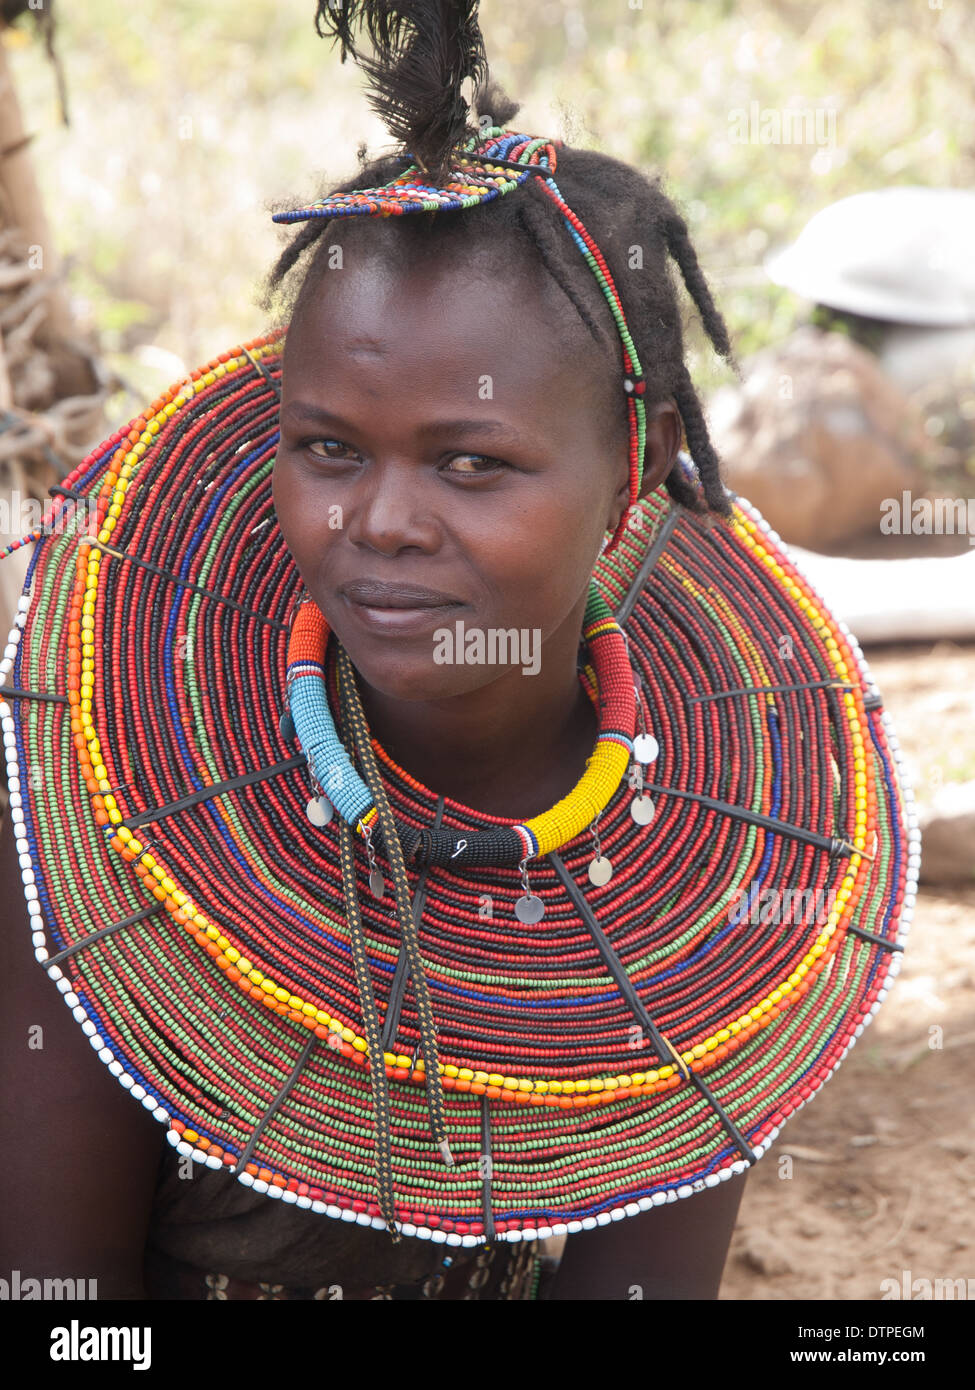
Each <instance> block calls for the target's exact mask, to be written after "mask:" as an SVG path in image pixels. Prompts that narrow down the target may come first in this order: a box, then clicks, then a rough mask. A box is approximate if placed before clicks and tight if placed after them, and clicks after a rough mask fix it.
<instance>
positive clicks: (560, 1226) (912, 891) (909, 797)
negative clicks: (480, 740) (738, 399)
mask: <svg viewBox="0 0 975 1390" xmlns="http://www.w3.org/2000/svg"><path fill="white" fill-rule="evenodd" d="M734 501H735V503H736V504H737V505H738V506H739V507H740V508H741V510H742V511H744V512H746V513H747V514H748V515H749V516H750V517H751V518H752V520H753V521H755V522H756V523H757V524H758V525H759V526H760V527H761V528H762V529H763V530H764V531H765V533H766V534H767V535H768V537H769V539H770V540H772V541H773V542H774V543H775V544H776V545H778V546H780V547H781V548H782V550H783V551H784V552H785V553H786V555H787V558H788V559H789V562H790V563H791V564H792V565H794V567H795V569H796V571H797V573H799V574H800V575H802V577H803V579H804V580H805V582H806V583H807V584H808V585H809V588H810V590H811V591H812V592H813V593H814V594H815V595H816V597H817V598H818V599H819V602H820V604H821V605H822V607H823V608H824V609H826V611H827V612H829V611H830V609H829V605H828V604H827V603H826V602H825V600H824V599H823V597H822V595H821V594H820V593H819V591H818V589H817V588H816V586H815V584H813V583H812V581H811V580H810V579H809V577H808V575H807V574H806V573H805V571H804V570H803V569H802V567H801V565H800V564H799V563H798V562H797V561H796V560H795V558H794V557H793V556H792V554H791V552H789V550H788V548H787V547H786V545H785V543H784V542H783V541H782V539H781V537H780V536H779V535H778V533H777V532H775V531H773V530H772V529H771V527H770V526H769V525H768V523H767V522H766V521H765V519H764V517H763V516H762V515H761V513H760V512H759V511H758V509H757V507H754V506H753V505H752V504H751V503H750V502H748V501H747V499H745V498H742V497H735V498H734ZM30 604H31V599H30V598H29V597H27V596H26V595H22V596H21V597H20V599H19V600H18V603H17V616H16V618H15V620H14V626H13V628H12V629H11V632H10V636H9V637H8V639H7V646H6V647H5V649H4V654H3V659H2V661H0V685H2V684H4V682H5V681H6V678H7V676H8V675H9V673H10V671H11V670H12V668H13V663H14V658H15V656H16V654H17V646H18V644H19V642H20V635H21V631H22V629H23V627H24V624H25V622H26V615H27V611H28V609H29V608H30ZM837 626H838V627H839V629H840V631H841V632H842V633H843V636H844V637H845V638H846V640H847V642H848V643H849V645H850V649H851V650H852V652H853V654H854V656H855V657H856V659H857V663H858V665H859V667H860V670H861V672H862V674H863V677H864V680H865V681H866V682H867V684H868V685H869V690H870V693H876V694H877V695H878V696H879V695H880V691H879V689H878V688H877V685H876V683H875V682H874V680H873V677H872V675H871V673H870V668H869V666H868V665H867V662H866V659H865V657H864V655H863V651H862V649H861V647H860V644H859V642H858V641H857V639H856V637H854V635H853V634H852V632H851V631H850V629H849V628H848V627H847V625H846V623H843V622H839V621H838V620H837ZM880 713H881V722H882V723H883V725H884V727H885V730H886V733H887V741H888V744H889V746H890V751H891V754H892V755H893V757H894V761H895V764H896V776H897V779H898V782H899V785H900V788H901V793H902V796H903V800H904V805H905V811H906V813H907V814H906V820H907V825H908V834H907V841H908V854H907V866H906V868H907V872H906V876H905V884H904V901H903V903H902V904H901V915H900V921H899V922H898V935H897V937H896V938H895V940H896V942H897V943H898V944H899V945H901V944H903V942H904V941H906V939H907V936H908V934H909V931H910V923H911V918H912V915H913V909H914V904H915V901H916V891H917V882H918V880H917V871H918V868H919V866H920V842H921V832H920V828H919V825H918V818H917V814H916V812H915V811H914V810H913V802H914V792H913V788H912V787H911V786H910V783H909V781H908V779H907V775H906V771H905V766H904V761H903V758H902V755H901V750H900V745H899V743H898V741H897V737H896V734H895V733H894V728H893V723H892V721H891V718H890V715H889V713H888V711H887V709H886V708H885V707H884V706H881V711H880ZM0 729H2V731H3V744H4V753H5V756H6V762H7V785H8V788H9V789H10V800H9V811H10V815H11V818H12V821H13V825H14V835H15V839H16V845H17V853H18V857H19V859H20V860H21V861H22V860H24V859H27V860H28V865H24V864H23V863H21V877H22V879H23V883H24V896H25V898H26V900H27V908H28V913H29V915H30V916H31V917H32V919H33V922H34V924H35V926H36V924H37V923H38V921H40V922H41V923H42V924H43V916H42V913H41V910H40V907H39V906H38V905H37V889H36V888H35V887H34V877H33V869H32V868H30V867H29V863H30V854H29V849H28V844H27V839H26V837H25V836H24V835H23V834H19V833H18V832H19V829H20V827H21V826H22V825H23V821H24V814H23V809H22V805H21V796H20V776H19V765H18V762H17V749H16V738H15V730H14V721H13V714H12V711H11V708H10V705H9V704H7V702H6V701H0ZM15 797H16V800H15ZM912 862H913V865H914V867H913V871H912ZM32 903H33V904H34V910H33V911H32V910H31V904H32ZM38 936H40V937H41V943H38V941H37V938H38ZM32 940H33V942H34V947H35V949H34V956H35V959H37V960H38V961H39V962H40V963H41V964H42V965H43V964H44V962H45V961H46V960H47V958H48V951H47V949H46V946H45V945H44V944H43V943H44V942H46V940H47V937H46V933H45V932H44V930H43V925H41V926H40V927H39V928H37V930H35V931H34V932H33V934H32ZM900 965H901V956H900V953H899V952H892V953H891V958H890V960H889V962H888V966H887V972H886V976H885V978H886V977H887V976H889V977H894V976H896V975H897V973H898V972H899V970H900ZM47 973H48V975H49V976H50V978H51V979H53V980H55V982H56V983H57V986H58V989H59V990H60V991H61V996H62V998H63V999H64V1002H65V1004H67V1005H68V1007H69V1008H70V1009H71V1011H72V1014H73V1016H74V1018H75V1019H76V1020H77V1021H78V1022H80V1023H81V1026H82V1031H83V1032H85V1034H86V1036H87V1037H88V1041H89V1043H90V1044H91V1046H92V1048H93V1049H94V1051H95V1052H96V1054H97V1056H98V1058H99V1060H100V1061H102V1062H103V1063H104V1064H105V1065H106V1066H107V1067H108V1070H109V1071H110V1072H111V1073H112V1074H113V1076H115V1077H116V1079H117V1080H118V1081H119V1084H120V1085H121V1086H123V1087H125V1088H126V1089H127V1090H129V1092H130V1094H132V1095H134V1096H136V1097H137V1098H140V1097H139V1093H140V1092H141V1099H142V1104H143V1106H144V1107H145V1108H146V1109H147V1110H150V1111H151V1112H152V1116H153V1119H155V1120H158V1122H159V1123H160V1124H168V1123H169V1121H170V1119H171V1116H170V1114H169V1112H168V1111H167V1110H166V1109H165V1108H164V1107H163V1106H161V1105H157V1104H156V1102H155V1100H154V1099H153V1097H152V1096H150V1095H149V1094H148V1093H147V1092H146V1091H145V1090H144V1088H143V1087H142V1086H141V1085H139V1083H138V1082H136V1081H135V1078H134V1077H132V1076H129V1074H128V1073H127V1072H126V1071H125V1069H124V1068H123V1067H122V1065H121V1063H119V1062H117V1061H116V1060H115V1058H114V1056H113V1054H112V1053H111V1051H110V1050H109V1049H108V1048H107V1047H105V1046H104V1045H103V1042H102V1039H101V1038H100V1037H99V1036H98V1031H97V1026H96V1025H95V1024H94V1023H93V1022H92V1020H91V1019H90V1018H89V1017H88V1015H87V1013H86V1011H85V1008H84V1005H83V1004H82V1003H81V1002H80V1000H79V999H78V997H77V995H75V994H74V993H72V992H71V988H70V985H69V984H68V982H67V980H64V978H63V976H62V974H61V971H60V969H59V968H58V967H57V966H52V967H51V968H50V969H48V971H47ZM886 996H887V986H886V984H885V985H884V986H883V987H882V988H881V990H880V991H879V993H878V996H877V998H876V999H875V1000H874V1002H873V1004H872V1005H871V1007H870V1009H869V1011H868V1013H867V1015H866V1017H865V1018H864V1020H863V1022H862V1023H858V1024H856V1025H855V1026H854V1028H853V1029H852V1030H851V1031H850V1032H849V1033H847V1035H846V1040H845V1043H846V1045H845V1046H844V1048H843V1051H842V1053H841V1054H840V1056H839V1057H838V1058H837V1060H836V1061H835V1062H834V1064H833V1066H832V1067H831V1068H830V1070H829V1072H828V1073H827V1075H826V1076H825V1077H823V1079H822V1080H821V1081H820V1082H819V1084H818V1085H817V1086H816V1087H815V1088H814V1089H813V1091H812V1095H810V1096H807V1097H805V1098H803V1099H799V1100H797V1101H796V1103H795V1104H794V1105H792V1106H791V1107H789V1108H788V1109H787V1111H786V1118H787V1119H788V1118H790V1117H791V1116H792V1115H794V1114H796V1113H797V1112H798V1111H799V1110H801V1109H803V1107H804V1106H805V1105H806V1104H807V1102H808V1101H810V1100H812V1099H813V1097H814V1096H816V1095H818V1093H819V1092H820V1091H821V1090H822V1088H823V1086H825V1084H826V1082H827V1081H829V1079H830V1077H832V1076H834V1075H835V1073H836V1072H837V1071H838V1070H839V1066H840V1063H841V1062H842V1061H844V1060H845V1058H846V1057H847V1055H848V1054H849V1052H850V1050H851V1048H852V1047H853V1044H854V1042H855V1041H856V1039H857V1038H859V1037H860V1036H861V1034H862V1033H863V1030H864V1028H865V1027H866V1026H867V1024H869V1023H871V1022H872V1020H873V1018H874V1017H875V1015H876V1013H877V1011H878V1009H879V1008H880V1005H881V1003H882V1002H883V1000H884V999H885V998H886ZM79 1015H81V1017H80V1018H79ZM89 1030H90V1031H89ZM147 1102H148V1103H147ZM779 1108H780V1109H784V1108H785V1107H782V1106H780V1107H779ZM785 1123H786V1121H785V1120H783V1121H782V1122H781V1123H780V1124H779V1125H776V1126H775V1127H774V1128H773V1129H772V1130H771V1132H770V1133H769V1134H768V1135H766V1136H765V1138H764V1139H762V1140H761V1141H760V1142H759V1143H758V1144H756V1145H754V1146H750V1147H751V1150H752V1155H753V1160H752V1161H753V1162H757V1161H758V1160H759V1159H760V1158H762V1157H763V1155H764V1154H765V1153H766V1152H767V1151H768V1149H769V1148H770V1147H771V1145H772V1144H773V1143H774V1141H775V1140H776V1139H777V1138H778V1136H779V1134H780V1133H781V1132H782V1129H783V1128H784V1126H785ZM166 1138H167V1140H168V1142H169V1143H170V1144H171V1145H172V1146H173V1148H175V1149H176V1151H177V1153H180V1154H183V1155H188V1156H190V1157H191V1158H192V1159H193V1161H194V1162H195V1163H202V1164H205V1165H206V1166H208V1167H212V1168H219V1169H221V1170H222V1171H223V1172H225V1173H227V1174H228V1175H229V1176H231V1177H235V1178H236V1179H237V1181H238V1182H239V1183H241V1184H242V1186H244V1187H251V1188H253V1189H254V1191H255V1192H261V1193H266V1194H267V1195H268V1196H269V1197H271V1198H274V1199H277V1200H280V1201H284V1202H286V1203H289V1204H290V1203H294V1204H295V1205H297V1206H301V1207H304V1208H306V1209H308V1210H310V1211H314V1212H316V1213H318V1214H322V1215H325V1216H329V1217H332V1218H333V1219H335V1220H340V1221H345V1222H347V1223H353V1222H354V1223H355V1224H356V1225H360V1226H369V1227H371V1228H372V1229H373V1230H380V1231H384V1230H385V1229H386V1223H385V1221H384V1220H383V1219H382V1217H378V1216H369V1215H368V1213H366V1212H354V1211H351V1210H350V1209H349V1208H345V1207H338V1206H335V1205H334V1204H332V1203H327V1202H323V1201H320V1200H317V1199H316V1200H312V1199H310V1198H308V1197H299V1196H298V1194H297V1193H293V1192H286V1191H285V1190H283V1189H281V1188H279V1187H276V1186H274V1185H272V1184H268V1183H266V1182H264V1181H262V1180H261V1179H258V1178H255V1177H254V1176H253V1175H252V1174H250V1173H247V1172H242V1173H237V1172H235V1171H234V1169H233V1168H231V1167H230V1166H229V1165H227V1164H224V1163H223V1162H222V1160H220V1159H216V1160H215V1161H214V1160H213V1158H212V1156H211V1155H210V1154H208V1153H207V1151H206V1150H205V1149H198V1148H195V1147H194V1146H193V1145H192V1144H190V1143H188V1142H187V1141H186V1140H183V1139H180V1137H179V1134H178V1133H177V1131H176V1130H174V1129H171V1128H168V1129H167V1131H166ZM750 1166H751V1164H749V1163H747V1162H746V1161H745V1160H744V1159H736V1160H735V1161H733V1162H732V1163H730V1164H727V1165H726V1166H724V1167H722V1168H719V1169H718V1170H717V1171H716V1172H713V1173H709V1174H708V1175H707V1176H705V1177H702V1178H694V1179H692V1180H691V1182H689V1183H682V1184H681V1185H680V1186H679V1187H677V1188H676V1189H675V1188H667V1189H665V1190H663V1191H658V1192H655V1193H653V1195H652V1196H650V1197H646V1196H645V1197H640V1198H637V1199H636V1200H630V1201H628V1202H626V1203H624V1204H623V1205H622V1206H618V1207H611V1208H609V1209H608V1210H606V1211H602V1212H600V1213H599V1214H598V1215H597V1216H587V1217H582V1218H580V1219H571V1220H569V1221H565V1222H555V1223H553V1224H552V1225H551V1226H538V1227H526V1228H522V1229H521V1230H515V1231H500V1232H497V1233H496V1234H495V1236H494V1240H495V1241H505V1242H507V1243H509V1244H517V1243H518V1242H519V1241H522V1240H525V1241H533V1240H544V1239H546V1238H548V1237H549V1236H562V1235H573V1234H576V1233H577V1232H579V1231H591V1230H595V1229H596V1228H598V1227H599V1226H608V1225H610V1224H611V1223H612V1222H614V1221H622V1220H624V1219H625V1218H626V1217H628V1216H637V1215H639V1214H640V1213H642V1212H646V1211H649V1210H651V1208H653V1207H655V1206H664V1205H665V1204H668V1203H671V1202H676V1201H680V1200H686V1198H688V1197H693V1196H694V1195H695V1193H697V1192H701V1191H703V1190H704V1189H705V1188H706V1187H716V1186H718V1184H719V1183H721V1182H727V1181H728V1180H729V1179H730V1178H732V1177H734V1176H736V1175H737V1174H740V1173H744V1172H745V1171H746V1170H747V1169H748V1168H749V1167H750ZM400 1231H401V1233H402V1234H403V1235H405V1236H412V1237H415V1238H416V1239H418V1240H429V1241H431V1242H432V1243H433V1244H445V1245H452V1246H457V1245H460V1246H462V1247H466V1248H471V1247H474V1246H482V1245H484V1243H485V1238H484V1237H483V1236H477V1235H461V1234H459V1233H458V1232H456V1231H442V1230H440V1229H438V1228H436V1227H432V1226H416V1225H414V1224H413V1223H412V1222H404V1223H401V1224H400Z"/></svg>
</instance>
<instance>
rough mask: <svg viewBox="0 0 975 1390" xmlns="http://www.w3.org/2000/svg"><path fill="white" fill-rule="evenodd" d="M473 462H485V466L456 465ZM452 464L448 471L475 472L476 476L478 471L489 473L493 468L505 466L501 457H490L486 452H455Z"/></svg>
mask: <svg viewBox="0 0 975 1390" xmlns="http://www.w3.org/2000/svg"><path fill="white" fill-rule="evenodd" d="M472 462H473V463H480V464H484V465H485V466H484V467H483V468H469V467H454V465H455V464H461V465H463V464H470V463H472ZM450 464H451V466H450V467H449V468H448V470H447V471H448V473H467V474H474V475H475V476H476V475H477V474H478V473H489V472H490V471H491V470H492V469H493V468H503V467H504V464H503V463H502V462H501V460H500V459H495V458H489V457H488V455H486V454H455V455H454V457H453V458H452V459H451V460H450Z"/></svg>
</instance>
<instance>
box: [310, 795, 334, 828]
mask: <svg viewBox="0 0 975 1390" xmlns="http://www.w3.org/2000/svg"><path fill="white" fill-rule="evenodd" d="M305 811H306V813H307V815H308V819H309V820H310V821H311V823H312V825H328V823H329V821H330V820H331V819H332V817H333V816H334V815H335V807H334V806H333V805H332V803H331V802H330V801H329V799H328V797H327V796H313V797H312V799H311V800H310V801H309V803H308V805H307V806H306V807H305Z"/></svg>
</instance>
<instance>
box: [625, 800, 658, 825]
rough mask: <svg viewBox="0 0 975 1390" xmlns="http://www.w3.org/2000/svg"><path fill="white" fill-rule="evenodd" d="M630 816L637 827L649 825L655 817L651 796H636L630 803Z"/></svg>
mask: <svg viewBox="0 0 975 1390" xmlns="http://www.w3.org/2000/svg"><path fill="white" fill-rule="evenodd" d="M630 815H631V816H632V817H633V819H634V820H635V821H636V823H637V825H649V824H650V822H651V821H652V820H653V817H654V804H653V802H652V801H651V800H650V798H649V796H635V797H634V798H633V800H632V801H631V802H630Z"/></svg>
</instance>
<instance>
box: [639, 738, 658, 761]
mask: <svg viewBox="0 0 975 1390" xmlns="http://www.w3.org/2000/svg"><path fill="white" fill-rule="evenodd" d="M659 752H660V744H659V743H658V742H657V740H656V739H655V738H654V736H653V734H637V736H636V738H635V739H634V740H633V756H634V758H636V760H637V762H638V763H652V762H653V761H654V760H655V759H656V757H657V755H658V754H659Z"/></svg>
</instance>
